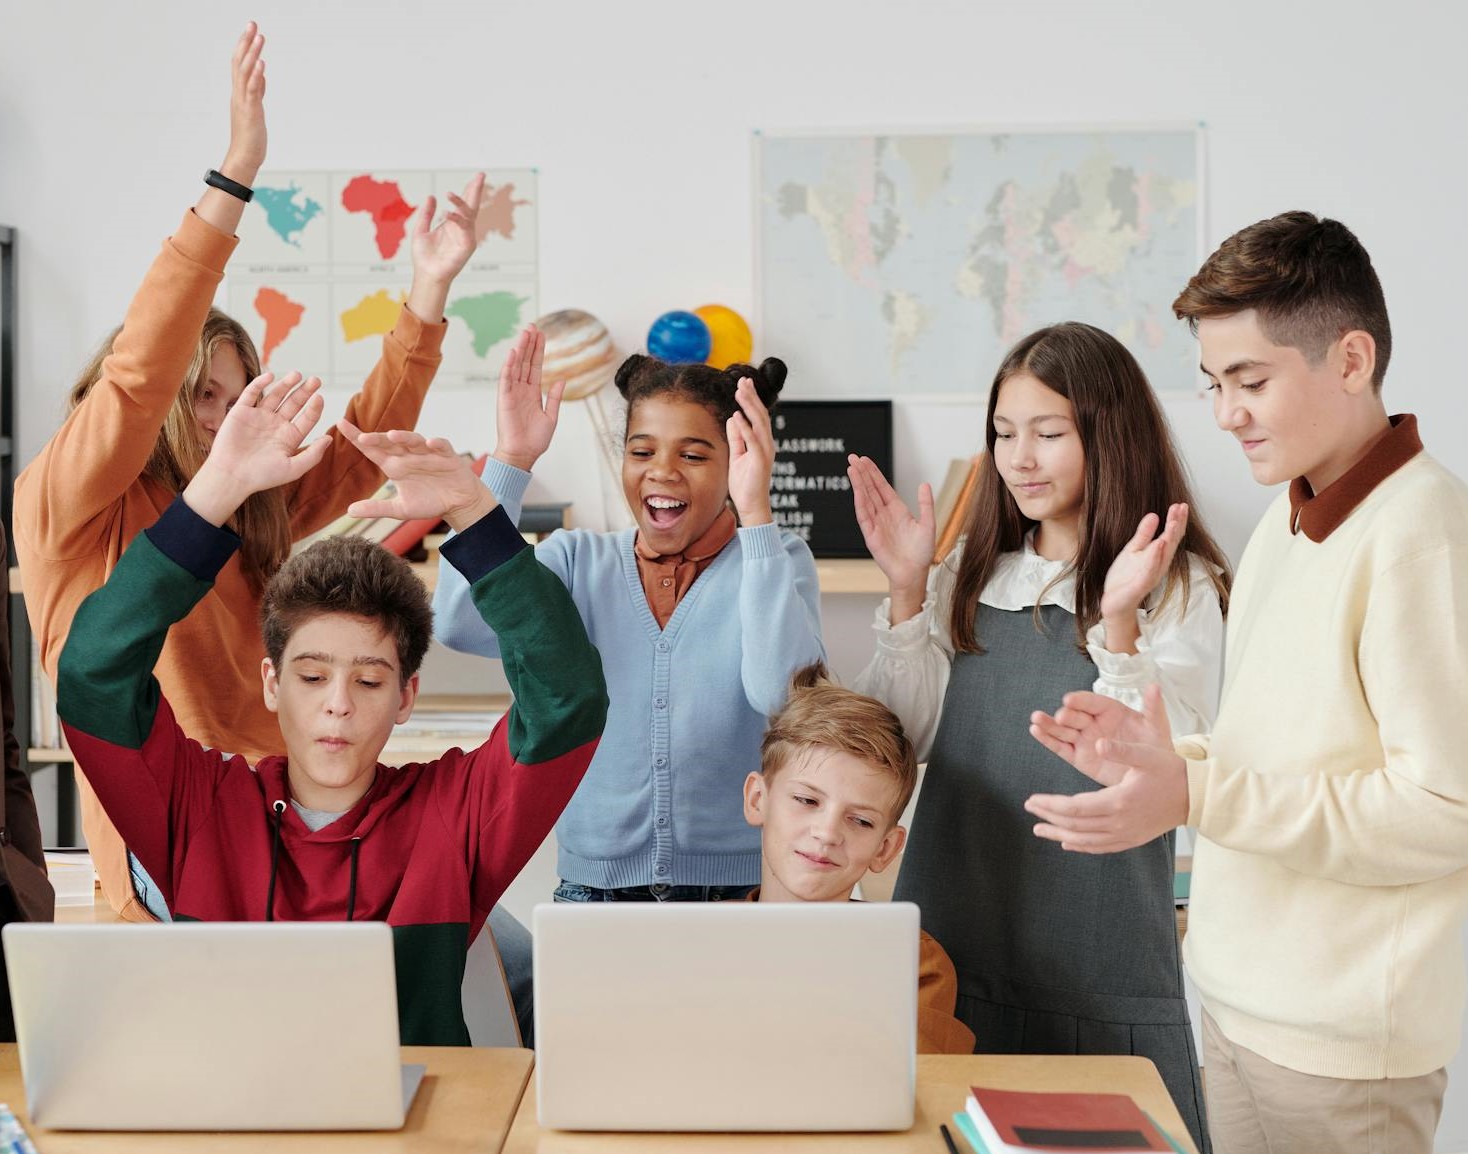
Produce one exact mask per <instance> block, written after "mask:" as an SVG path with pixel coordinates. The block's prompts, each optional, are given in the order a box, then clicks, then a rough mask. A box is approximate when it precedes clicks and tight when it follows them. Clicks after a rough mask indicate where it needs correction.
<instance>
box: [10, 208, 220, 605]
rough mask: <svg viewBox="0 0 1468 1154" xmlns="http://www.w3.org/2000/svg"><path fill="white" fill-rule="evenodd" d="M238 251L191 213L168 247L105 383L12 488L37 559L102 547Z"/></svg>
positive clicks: (134, 307)
mask: <svg viewBox="0 0 1468 1154" xmlns="http://www.w3.org/2000/svg"><path fill="white" fill-rule="evenodd" d="M236 243H237V240H236V238H235V237H232V236H229V235H228V234H226V233H222V232H220V231H219V230H218V229H216V228H214V227H213V226H211V225H208V224H205V223H204V221H202V220H201V219H199V217H198V216H196V215H195V214H194V212H193V211H192V210H190V211H189V212H187V213H186V214H185V215H184V218H183V223H182V224H181V225H180V226H179V230H178V232H177V233H175V234H174V235H173V236H172V237H170V238H169V239H168V240H166V241H164V243H163V250H162V251H161V252H160V253H159V254H158V256H157V258H156V259H154V261H153V266H152V267H151V268H150V269H149V270H148V275H147V276H145V277H144V278H143V283H142V286H141V287H140V288H139V289H138V291H137V293H136V295H134V297H133V299H132V304H130V305H129V306H128V310H127V317H126V319H125V320H124V321H123V326H122V331H121V332H120V333H118V335H117V339H116V340H115V341H114V342H113V347H112V353H111V355H110V356H108V357H107V359H106V360H104V361H103V362H102V375H101V378H100V379H99V380H98V381H97V383H96V384H95V385H93V386H92V391H91V392H90V393H88V394H87V397H86V400H84V401H83V402H82V403H81V404H80V405H78V406H77V407H76V408H75V409H73V410H72V411H71V413H70V414H68V416H67V418H66V420H65V422H63V424H62V426H61V428H60V429H59V430H58V431H57V433H56V435H55V436H53V437H52V438H51V440H50V441H49V442H48V443H47V444H46V447H45V448H44V449H42V450H41V452H40V454H39V455H38V456H37V457H36V459H35V460H34V461H32V462H31V464H30V465H29V466H27V468H26V470H25V472H24V473H23V474H22V476H21V477H20V478H19V479H18V480H17V481H16V487H15V519H16V536H17V538H20V537H24V538H25V539H26V543H27V545H28V546H29V547H30V549H31V550H32V551H33V553H34V554H35V555H36V556H38V557H41V558H45V559H47V560H70V559H74V558H79V557H86V556H89V555H91V554H94V553H95V552H96V551H97V550H98V549H99V548H100V544H101V542H102V540H103V538H104V536H105V534H106V532H107V530H108V527H109V525H110V523H111V522H112V521H113V520H114V519H115V514H116V512H117V508H118V506H119V505H120V503H121V501H122V498H123V495H124V494H125V493H126V492H127V490H128V488H129V487H130V486H132V485H133V484H134V483H135V482H136V481H137V479H138V477H139V476H140V475H141V474H142V472H143V467H144V466H145V465H146V464H147V462H148V457H149V456H150V455H151V454H152V452H153V446H154V444H155V443H156V442H157V440H158V431H159V430H160V429H161V428H162V427H163V421H164V419H165V418H166V417H167V416H168V410H169V408H170V407H172V405H173V401H174V398H175V397H177V396H178V390H179V388H180V386H182V384H183V381H184V375H185V373H187V372H188V367H189V362H190V361H192V360H193V357H194V350H195V348H196V347H197V345H198V343H199V334H200V333H201V332H202V331H203V327H204V318H205V317H206V316H208V314H209V306H210V305H211V304H212V303H213V302H214V292H215V289H217V288H218V287H219V282H220V281H221V280H222V279H223V277H224V266H225V263H226V262H227V261H228V260H229V256H230V254H231V253H232V252H233V251H234V247H235V245H236ZM26 580H27V583H28V584H29V581H30V574H29V573H28V574H27V576H26ZM29 592H30V590H29V589H27V593H28V594H29Z"/></svg>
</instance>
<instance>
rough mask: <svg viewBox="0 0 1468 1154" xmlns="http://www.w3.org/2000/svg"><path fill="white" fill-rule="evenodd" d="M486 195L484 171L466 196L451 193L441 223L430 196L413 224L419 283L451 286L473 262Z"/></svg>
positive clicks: (471, 183) (415, 273)
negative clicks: (476, 231) (478, 219)
mask: <svg viewBox="0 0 1468 1154" xmlns="http://www.w3.org/2000/svg"><path fill="white" fill-rule="evenodd" d="M483 195H484V173H482V172H480V173H476V174H475V175H474V176H473V177H471V178H470V180H469V183H468V184H466V185H465V186H464V195H463V196H456V195H454V194H453V193H452V192H451V193H449V194H448V201H449V208H448V211H447V212H445V213H444V215H443V218H442V219H441V220H440V221H439V222H438V223H437V224H434V223H433V214H434V212H435V210H436V209H437V208H438V201H437V200H436V199H435V198H434V197H432V196H430V197H429V198H428V199H427V200H425V201H424V202H423V207H422V208H421V209H420V210H419V211H418V216H417V218H416V219H415V220H414V223H413V278H414V280H415V281H416V280H417V279H419V278H423V279H425V280H429V281H435V282H442V283H443V284H444V285H445V286H447V285H448V284H449V283H451V282H452V281H453V279H454V277H456V276H458V275H459V273H460V272H461V271H462V270H463V268H464V266H465V265H466V264H468V263H469V258H470V257H471V256H473V255H474V250H475V248H477V247H478V244H479V242H478V240H477V238H476V237H475V235H474V218H475V217H476V216H478V215H479V201H480V198H481V197H482V196H483ZM414 312H417V310H416V309H414Z"/></svg>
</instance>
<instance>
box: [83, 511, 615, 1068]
mask: <svg viewBox="0 0 1468 1154" xmlns="http://www.w3.org/2000/svg"><path fill="white" fill-rule="evenodd" d="M238 547H239V539H238V538H237V537H236V536H235V535H234V534H233V533H231V532H229V531H228V530H227V529H219V528H216V527H215V526H213V525H210V524H209V523H208V522H206V521H204V520H203V519H202V518H200V517H199V516H198V515H197V514H195V513H194V512H193V511H192V510H191V509H189V507H188V506H187V505H186V504H184V502H183V500H182V498H180V499H178V500H176V501H175V502H174V503H173V504H172V505H171V506H170V507H169V508H168V510H167V511H166V512H165V513H164V514H163V516H162V517H160V518H159V519H158V521H157V523H156V524H154V525H153V527H152V528H150V529H147V530H145V531H144V532H143V533H142V534H141V535H139V536H138V537H137V538H135V539H134V541H133V543H132V544H131V545H130V546H129V547H128V549H127V551H126V553H125V554H124V555H123V557H122V559H121V561H120V562H119V563H118V565H117V568H116V569H115V570H114V571H113V572H112V575H111V576H110V577H109V578H108V580H107V583H106V584H105V585H103V586H102V588H100V589H98V590H97V591H96V592H95V593H93V594H92V595H91V596H90V597H88V598H87V600H86V601H85V603H84V604H83V605H82V607H81V609H80V610H79V611H78V613H77V616H76V622H75V624H74V625H73V626H72V629H71V634H70V636H69V637H68V639H67V642H66V647H65V649H64V650H63V652H62V654H61V661H60V666H59V670H58V674H57V708H58V710H59V712H60V714H61V719H62V722H63V723H64V725H65V727H66V734H67V738H68V740H69V741H70V742H71V748H72V749H73V750H74V751H75V752H76V756H77V760H78V763H79V764H80V766H81V767H82V769H83V771H84V772H85V773H86V774H87V777H88V778H89V779H90V781H91V782H92V784H93V786H94V787H95V789H96V791H97V795H98V797H99V798H100V799H101V801H102V804H103V806H104V807H105V808H106V810H107V814H108V816H109V817H110V818H111V819H112V821H113V822H114V823H116V825H117V828H118V830H119V831H120V832H121V834H122V836H123V838H124V840H125V841H126V842H127V844H128V846H129V847H130V848H131V850H132V851H133V853H134V854H136V855H137V857H138V860H139V861H141V862H142V865H143V868H144V869H146V870H147V871H148V873H149V874H150V875H151V876H152V878H153V879H154V881H155V882H156V883H157V884H158V886H159V887H160V889H161V890H162V891H163V896H164V898H165V900H166V901H167V902H168V907H169V909H170V910H172V911H173V913H174V916H175V917H176V918H179V919H181V920H182V919H194V920H203V921H259V920H271V919H274V920H276V921H285V920H300V921H330V920H333V919H353V918H355V919H359V920H361V919H370V920H376V921H386V922H387V923H388V924H389V925H391V926H392V928H393V938H394V946H395V950H396V958H397V986H398V1019H399V1025H400V1029H401V1037H402V1041H403V1043H404V1044H405V1045H468V1044H469V1032H468V1029H467V1028H466V1027H465V1025H464V1017H463V1010H462V1005H461V1001H460V998H461V994H460V988H461V985H462V982H463V977H464V959H465V956H466V954H467V952H468V948H469V943H470V942H471V941H473V940H474V936H475V935H476V934H478V933H479V931H480V928H481V927H482V926H483V924H484V920H485V918H486V917H487V916H488V914H489V911H490V909H491V908H492V907H493V906H494V904H495V902H496V901H497V900H498V899H499V896H500V894H501V893H502V892H503V891H504V889H505V887H506V886H507V885H509V883H510V882H511V881H512V880H513V879H514V877H515V876H516V875H517V874H518V873H519V872H520V870H521V868H522V867H523V866H524V865H525V862H526V861H527V860H528V859H529V858H530V855H531V854H533V853H534V852H535V850H536V848H537V847H538V846H539V845H540V843H541V842H542V841H543V840H544V839H545V836H546V834H547V833H549V832H550V829H551V827H552V826H553V825H554V824H555V821H556V818H557V817H558V816H559V815H560V813H561V810H562V809H563V808H564V807H565V805H566V803H567V802H568V801H569V800H570V798H571V794H572V793H573V792H575V790H576V787H577V785H578V784H579V783H580V781H581V778H582V775H583V774H584V773H585V772H586V767H587V764H588V763H589V762H590V761H591V756H592V754H593V753H594V752H595V750H596V744H597V741H598V739H599V738H600V736H601V732H602V726H603V724H604V723H605V720H606V710H607V692H606V683H605V681H604V680H603V677H602V666H601V658H600V656H599V655H598V653H597V651H596V649H595V648H594V647H593V646H592V644H591V642H590V641H588V640H587V637H586V630H585V628H584V627H583V625H582V623H581V617H580V615H579V614H578V613H577V611H576V607H575V605H574V604H573V603H572V601H571V598H570V595H569V594H568V593H567V592H566V587H565V585H564V584H562V583H561V581H560V580H559V579H558V578H556V576H555V575H554V574H552V573H551V572H550V571H549V570H548V569H546V568H545V567H544V566H542V565H541V564H540V563H539V562H538V561H536V559H535V553H534V551H533V550H531V549H529V548H528V547H526V545H525V541H524V538H522V537H521V536H520V534H519V533H518V532H517V531H516V529H515V527H514V525H513V524H512V523H511V522H510V519H509V517H508V516H506V515H505V513H504V510H503V509H495V510H494V512H492V513H490V514H489V515H488V516H486V517H484V518H483V519H482V520H480V521H479V522H477V523H476V524H475V525H473V526H471V527H470V528H469V529H468V530H467V531H465V532H464V533H462V534H460V535H459V536H458V537H456V538H454V539H453V540H452V541H451V542H449V543H448V544H447V545H446V546H445V548H444V555H445V556H446V557H448V558H449V560H450V561H451V562H452V563H453V564H454V565H455V567H456V568H458V569H459V571H460V572H462V573H463V574H464V576H465V577H466V578H468V580H469V581H470V583H471V585H472V586H473V597H474V603H475V604H476V605H477V606H478V607H479V611H480V612H481V613H482V614H483V615H484V620H485V621H486V622H487V623H488V625H489V626H490V628H491V629H493V630H494V632H495V634H496V635H497V636H498V637H499V638H500V643H501V647H502V649H503V653H504V665H505V675H506V677H507V678H508V680H509V683H510V688H511V690H512V691H513V693H514V695H515V704H514V706H513V707H512V708H511V710H510V712H509V714H508V715H507V716H506V717H505V718H504V719H503V720H501V722H500V723H499V724H498V725H497V726H495V729H494V732H493V733H491V734H490V736H489V739H488V740H487V741H486V742H485V743H484V744H483V745H481V746H480V747H479V748H478V749H475V750H472V751H470V752H467V753H466V752H464V751H463V750H460V749H451V750H449V751H448V752H447V753H445V754H444V755H443V756H442V757H440V758H438V759H437V760H436V761H430V762H426V763H422V764H414V765H405V766H402V767H400V768H396V769H393V768H389V767H387V766H383V765H379V766H378V767H377V775H376V777H375V779H374V780H373V783H372V786H371V788H370V789H369V790H368V791H367V794H366V795H365V796H364V797H363V798H362V799H361V800H360V801H359V802H358V803H357V804H356V805H355V806H354V807H353V808H352V809H351V810H350V811H349V812H347V813H346V814H344V815H343V816H342V817H340V818H338V819H337V820H336V821H334V822H332V823H331V824H330V825H328V826H326V827H325V828H324V829H321V830H318V831H316V832H314V833H313V832H312V831H311V830H310V829H308V828H307V827H306V825H305V823H304V822H302V821H301V819H300V816H299V815H298V814H297V813H296V811H295V809H294V808H293V807H292V806H291V805H290V804H289V802H290V792H289V786H288V784H287V777H286V758H284V757H266V758H264V759H263V760H261V761H260V762H259V763H258V764H257V765H254V766H252V765H250V764H249V763H248V762H247V761H246V760H245V759H244V758H243V757H240V756H238V755H231V754H227V753H221V752H220V751H218V750H213V749H205V748H204V747H202V746H201V745H199V743H198V742H196V741H193V740H190V738H189V737H188V736H187V735H186V734H185V733H183V732H182V731H181V730H180V728H179V726H178V723H177V722H176V721H175V720H174V715H173V710H172V709H170V708H169V705H168V702H167V701H166V700H165V699H164V698H163V696H162V694H161V692H160V690H159V688H158V682H157V681H156V680H155V679H154V678H153V675H152V669H153V665H154V663H155V662H156V661H157V659H158V653H159V651H160V650H161V648H162V646H163V641H164V638H165V637H166V636H167V633H168V630H169V627H170V626H171V625H172V624H173V623H174V622H176V621H178V620H180V619H182V618H183V617H185V616H186V615H187V614H188V613H189V611H190V610H191V609H192V608H193V606H194V605H195V604H196V603H197V602H198V601H199V599H200V598H202V597H203V596H204V595H205V594H206V593H207V592H208V590H209V588H210V585H211V583H212V581H213V578H214V576H215V575H216V574H217V573H218V572H219V570H220V569H221V568H222V567H223V565H224V563H225V562H226V561H227V560H228V559H229V557H230V556H231V555H232V554H233V553H234V551H235V549H237V548H238ZM198 676H200V677H207V676H208V674H207V671H205V670H200V671H199V673H198ZM286 980H289V978H288V975H282V981H286Z"/></svg>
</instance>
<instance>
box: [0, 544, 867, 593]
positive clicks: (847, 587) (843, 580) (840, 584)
mask: <svg viewBox="0 0 1468 1154" xmlns="http://www.w3.org/2000/svg"><path fill="white" fill-rule="evenodd" d="M413 572H414V573H416V574H417V575H418V577H419V579H420V580H421V581H422V582H423V584H424V585H426V586H428V591H429V592H430V593H432V592H433V590H434V588H435V586H437V584H438V557H437V555H436V554H435V555H434V556H433V557H432V558H431V559H430V560H428V561H416V562H414V563H413ZM816 576H817V577H818V578H819V580H820V583H821V592H822V593H830V594H842V593H860V594H876V595H878V596H885V595H886V593H887V578H885V577H884V576H882V571H881V570H880V569H878V568H877V563H876V562H875V561H872V560H869V559H867V558H864V557H852V558H839V559H827V560H817V561H816ZM10 591H11V592H12V593H24V592H25V590H24V588H23V587H22V585H21V576H20V570H19V569H17V568H12V569H11V570H10Z"/></svg>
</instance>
